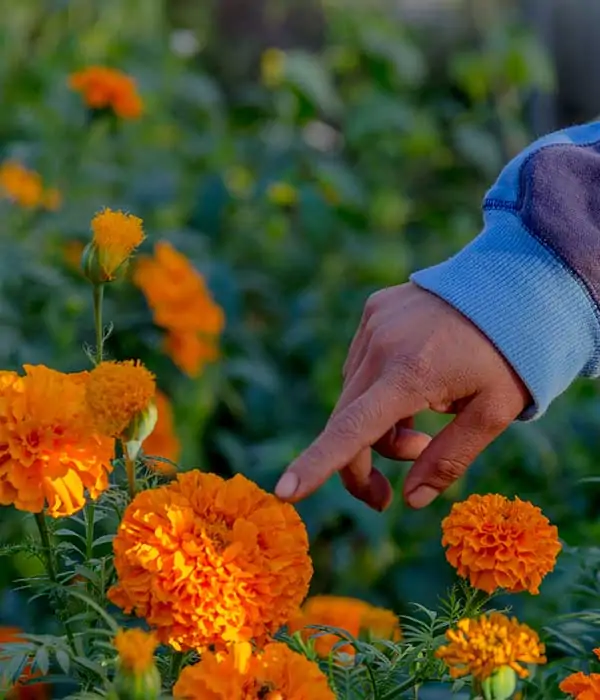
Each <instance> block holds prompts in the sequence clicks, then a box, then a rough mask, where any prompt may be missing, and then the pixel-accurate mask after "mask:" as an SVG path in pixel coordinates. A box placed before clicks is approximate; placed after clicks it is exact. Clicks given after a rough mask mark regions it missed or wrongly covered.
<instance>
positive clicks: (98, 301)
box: [94, 284, 104, 365]
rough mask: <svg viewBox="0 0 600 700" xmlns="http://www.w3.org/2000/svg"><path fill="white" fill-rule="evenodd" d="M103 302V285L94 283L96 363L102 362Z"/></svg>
mask: <svg viewBox="0 0 600 700" xmlns="http://www.w3.org/2000/svg"><path fill="white" fill-rule="evenodd" d="M103 302H104V285H103V284H95V285H94V326H95V328H96V358H95V361H96V364H97V365H99V364H100V363H101V362H102V357H103V355H104V328H103V326H102V303H103Z"/></svg>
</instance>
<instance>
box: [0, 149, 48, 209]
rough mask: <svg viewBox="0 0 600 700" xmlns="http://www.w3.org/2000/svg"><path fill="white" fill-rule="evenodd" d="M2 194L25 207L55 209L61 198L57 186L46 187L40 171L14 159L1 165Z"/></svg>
mask: <svg viewBox="0 0 600 700" xmlns="http://www.w3.org/2000/svg"><path fill="white" fill-rule="evenodd" d="M0 194H1V195H2V196H4V197H6V198H7V199H11V200H12V201H13V202H15V203H16V204H18V205H19V206H20V207H23V208H24V209H36V208H37V207H41V208H43V209H51V210H55V209H58V207H59V206H60V199H61V198H60V192H59V191H58V190H56V189H55V188H50V189H47V190H46V189H44V184H43V182H42V178H41V177H40V176H39V174H38V173H36V172H35V171H34V170H29V169H28V168H26V167H24V166H23V165H21V163H17V162H16V161H12V160H9V161H5V162H4V163H2V165H0Z"/></svg>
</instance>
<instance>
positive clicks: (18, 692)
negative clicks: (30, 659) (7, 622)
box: [0, 627, 50, 700]
mask: <svg viewBox="0 0 600 700" xmlns="http://www.w3.org/2000/svg"><path fill="white" fill-rule="evenodd" d="M20 635H21V630H19V629H17V628H16V627H0V666H2V662H3V661H4V660H5V659H4V655H3V653H2V651H1V649H2V646H3V645H4V644H18V643H19V642H21V641H22V639H21V636H20ZM40 675H41V674H39V673H32V671H31V664H28V665H27V666H26V667H25V668H24V669H23V673H22V674H21V677H20V678H19V681H18V683H16V684H15V685H12V686H11V684H10V681H9V679H8V678H4V677H3V676H2V675H1V674H0V697H2V698H5V700H49V698H50V686H49V685H48V684H47V683H32V684H30V685H23V683H25V682H26V681H29V680H32V679H33V678H37V677H39V676H40Z"/></svg>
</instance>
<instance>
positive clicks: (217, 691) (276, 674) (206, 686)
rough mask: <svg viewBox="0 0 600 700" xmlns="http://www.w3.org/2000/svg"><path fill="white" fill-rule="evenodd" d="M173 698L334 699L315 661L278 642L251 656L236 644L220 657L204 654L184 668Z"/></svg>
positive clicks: (194, 699) (243, 699)
mask: <svg viewBox="0 0 600 700" xmlns="http://www.w3.org/2000/svg"><path fill="white" fill-rule="evenodd" d="M173 696H174V698H175V699H176V700H257V699H260V700H284V699H285V700H335V695H334V693H333V691H332V690H331V688H330V687H329V684H328V682H327V677H326V676H325V674H324V673H323V672H322V671H321V670H320V668H319V667H318V666H317V664H316V663H314V662H313V661H309V660H308V659H307V658H306V657H305V656H302V655H301V654H297V653H296V652H294V651H292V650H291V649H290V648H289V647H288V646H286V645H285V644H282V643H281V642H272V643H270V644H267V646H266V647H265V648H264V651H263V652H262V653H260V654H257V655H255V656H252V655H251V649H250V646H249V645H248V644H244V643H241V644H237V645H235V646H234V649H233V650H229V651H228V652H227V653H226V654H224V655H221V656H220V657H217V656H215V655H214V654H210V653H206V654H203V655H202V660H201V661H200V662H199V663H197V664H195V665H194V666H188V667H187V668H184V669H183V671H182V673H181V675H180V677H179V680H178V681H177V683H176V684H175V687H174V688H173Z"/></svg>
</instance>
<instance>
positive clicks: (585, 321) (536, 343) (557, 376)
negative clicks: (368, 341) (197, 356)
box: [410, 210, 600, 420]
mask: <svg viewBox="0 0 600 700" xmlns="http://www.w3.org/2000/svg"><path fill="white" fill-rule="evenodd" d="M485 218H486V224H485V228H484V230H483V232H482V233H481V234H480V235H479V236H478V237H477V238H476V239H475V240H474V241H473V242H472V243H470V244H469V245H468V246H467V247H466V248H464V249H463V250H462V251H461V252H460V253H458V254H457V255H455V256H454V257H453V258H450V260H448V261H446V262H444V263H442V264H441V265H436V266H435V267H430V268H427V269H425V270H420V271H419V272H416V273H414V274H413V275H412V276H411V278H410V279H411V281H412V282H414V283H415V284H417V285H418V286H420V287H422V288H423V289H426V290H428V291H430V292H432V293H433V294H435V295H436V296H439V297H441V298H442V299H444V300H445V301H447V302H448V303H449V304H451V305H452V306H454V307H455V308H456V309H458V310H459V311H460V312H461V313H463V314H464V315H465V316H466V317H467V318H469V319H470V320H471V321H472V322H473V323H474V324H475V325H476V326H477V327H478V328H479V329H480V330H481V331H482V332H483V333H485V335H486V336H487V337H488V338H489V339H490V340H491V341H492V342H493V343H494V345H495V346H496V347H497V348H498V350H499V351H500V352H501V353H502V354H503V355H504V357H505V358H506V359H507V360H508V362H509V363H510V364H511V365H512V367H513V369H514V370H515V372H516V373H517V374H518V375H519V376H520V377H521V379H522V380H523V382H524V383H525V385H526V386H527V387H528V389H529V391H530V392H531V395H532V397H533V400H534V403H535V405H534V406H531V407H529V408H528V409H527V410H526V411H525V412H524V413H523V415H522V416H520V419H521V420H531V419H533V418H537V417H539V416H540V415H542V413H544V411H545V410H546V409H547V408H548V406H549V404H550V403H551V402H552V401H553V400H554V399H555V398H556V397H557V396H558V395H559V394H562V392H563V391H565V389H567V387H568V386H569V385H570V384H571V383H572V382H573V381H574V380H575V379H576V377H578V376H595V375H597V374H598V371H599V366H600V362H599V356H600V316H599V314H598V309H597V307H596V306H595V304H594V302H593V301H592V299H591V297H590V296H589V295H588V293H587V291H586V289H585V287H584V285H583V283H582V282H581V281H580V280H579V279H578V278H577V277H576V276H575V275H574V273H573V272H571V271H570V270H569V269H568V268H567V267H566V266H565V265H564V263H563V262H562V261H561V260H560V259H559V258H558V257H556V256H555V254H554V253H553V252H551V251H550V250H549V249H547V248H546V247H545V246H543V245H542V244H541V243H539V242H538V241H537V240H536V239H535V238H534V237H533V236H532V235H531V234H530V233H529V232H528V231H527V230H526V229H525V228H524V227H523V225H522V223H521V221H520V219H519V218H518V216H517V215H516V214H515V213H513V212H510V211H504V210H492V211H487V212H485Z"/></svg>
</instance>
